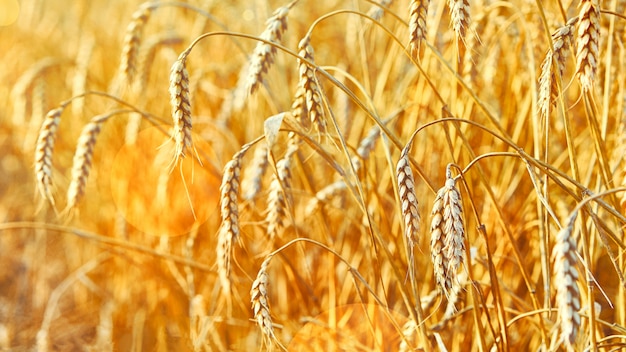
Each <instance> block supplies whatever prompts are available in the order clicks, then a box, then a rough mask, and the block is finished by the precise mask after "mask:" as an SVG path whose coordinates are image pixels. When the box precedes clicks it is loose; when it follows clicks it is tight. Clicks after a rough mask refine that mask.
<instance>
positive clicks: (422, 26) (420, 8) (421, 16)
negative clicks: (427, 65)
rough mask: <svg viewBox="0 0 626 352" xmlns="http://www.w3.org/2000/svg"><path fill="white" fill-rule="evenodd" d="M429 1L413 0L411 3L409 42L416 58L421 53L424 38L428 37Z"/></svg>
mask: <svg viewBox="0 0 626 352" xmlns="http://www.w3.org/2000/svg"><path fill="white" fill-rule="evenodd" d="M429 3H430V0H412V1H411V5H409V15H410V19H409V43H410V45H411V56H413V57H414V58H416V57H417V55H418V54H419V51H420V44H421V42H422V40H424V38H426V30H427V27H426V16H427V15H428V4H429Z"/></svg>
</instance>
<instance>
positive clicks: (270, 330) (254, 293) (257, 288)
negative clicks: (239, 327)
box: [250, 256, 276, 340]
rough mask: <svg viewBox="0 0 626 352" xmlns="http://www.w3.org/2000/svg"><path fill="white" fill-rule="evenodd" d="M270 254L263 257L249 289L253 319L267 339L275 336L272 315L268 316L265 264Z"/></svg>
mask: <svg viewBox="0 0 626 352" xmlns="http://www.w3.org/2000/svg"><path fill="white" fill-rule="evenodd" d="M271 259H272V256H268V257H267V258H265V260H264V261H263V263H262V264H261V268H260V269H259V272H258V273H257V276H256V279H255V280H254V282H253V283H252V289H251V290H250V302H251V303H252V312H253V313H254V320H256V323H257V325H258V326H259V328H261V331H262V332H263V334H264V336H265V337H266V338H268V339H269V340H273V339H275V338H276V336H275V335H274V326H273V325H272V317H271V316H270V306H269V302H268V296H267V286H268V283H269V276H268V275H267V266H268V265H269V263H270V260H271Z"/></svg>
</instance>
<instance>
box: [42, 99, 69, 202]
mask: <svg viewBox="0 0 626 352" xmlns="http://www.w3.org/2000/svg"><path fill="white" fill-rule="evenodd" d="M64 109H65V106H64V105H62V106H61V107H58V108H55V109H52V110H50V111H49V112H48V114H47V115H46V117H45V119H44V121H43V124H42V125H41V130H40V132H39V137H38V138H37V146H36V147H35V179H36V183H37V189H38V190H39V193H40V194H41V196H42V197H43V198H44V199H47V200H48V201H49V202H50V203H52V205H54V197H53V196H52V189H51V188H52V152H53V151H54V142H55V141H56V134H57V130H58V128H59V123H60V122H61V114H62V113H63V110H64Z"/></svg>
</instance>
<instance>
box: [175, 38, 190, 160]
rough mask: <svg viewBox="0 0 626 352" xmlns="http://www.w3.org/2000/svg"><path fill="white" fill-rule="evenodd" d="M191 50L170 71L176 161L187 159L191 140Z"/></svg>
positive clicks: (184, 53) (181, 55)
mask: <svg viewBox="0 0 626 352" xmlns="http://www.w3.org/2000/svg"><path fill="white" fill-rule="evenodd" d="M187 55H189V50H186V51H184V52H182V53H181V54H180V56H179V57H178V60H176V61H175V62H174V64H173V65H172V69H171V71H170V86H169V91H170V105H171V108H172V118H173V120H174V142H175V151H174V161H175V162H177V161H178V160H179V159H181V158H184V157H185V153H186V151H187V149H188V148H191V146H192V140H191V127H192V126H191V104H190V98H189V73H188V72H187V68H186V67H185V63H186V60H187Z"/></svg>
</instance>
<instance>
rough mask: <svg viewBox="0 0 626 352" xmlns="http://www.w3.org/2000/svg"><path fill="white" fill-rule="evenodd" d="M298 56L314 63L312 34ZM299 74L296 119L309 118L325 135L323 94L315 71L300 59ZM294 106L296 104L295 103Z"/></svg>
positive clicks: (307, 36) (302, 45)
mask: <svg viewBox="0 0 626 352" xmlns="http://www.w3.org/2000/svg"><path fill="white" fill-rule="evenodd" d="M298 55H299V56H300V57H303V58H305V59H306V60H308V61H310V62H313V47H312V46H311V36H310V33H309V34H307V35H306V36H305V37H304V38H303V39H302V40H301V41H300V43H299V44H298ZM298 72H299V75H300V80H299V82H298V90H297V91H296V100H300V103H299V106H301V108H300V110H299V111H297V112H294V115H293V116H294V117H296V118H297V117H298V116H300V117H301V118H302V117H304V116H308V119H309V121H310V123H311V124H313V125H314V126H315V127H316V128H317V130H318V131H319V132H320V133H321V134H323V133H324V132H326V122H325V121H324V118H323V116H324V109H323V107H322V94H321V91H320V87H319V86H318V84H317V79H316V78H315V70H314V69H313V68H312V67H310V66H309V64H307V62H306V61H304V60H302V59H300V58H298ZM303 100H304V101H306V109H302V106H303V104H302V101H303ZM294 104H296V103H295V102H294Z"/></svg>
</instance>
